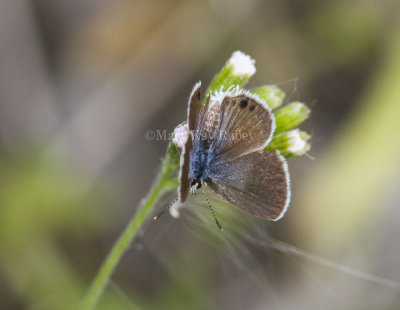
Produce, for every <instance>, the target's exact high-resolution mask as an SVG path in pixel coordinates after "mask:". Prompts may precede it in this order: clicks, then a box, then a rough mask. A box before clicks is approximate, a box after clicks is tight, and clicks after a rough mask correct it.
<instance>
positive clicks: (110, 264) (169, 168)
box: [80, 143, 179, 310]
mask: <svg viewBox="0 0 400 310" xmlns="http://www.w3.org/2000/svg"><path fill="white" fill-rule="evenodd" d="M178 162H179V154H178V150H177V149H176V147H175V146H174V145H173V144H172V143H170V145H169V146H168V149H167V154H166V156H165V158H164V160H163V162H162V167H161V171H160V173H159V174H158V176H157V178H156V180H155V182H154V184H153V186H152V187H151V189H150V191H149V193H148V195H147V197H146V199H145V200H144V201H143V202H142V205H141V206H140V208H139V210H138V211H137V212H136V214H135V215H134V216H133V217H132V219H131V220H130V221H129V223H128V225H127V226H126V228H125V230H124V231H123V232H122V234H121V235H120V237H119V238H118V240H117V241H116V242H115V244H114V246H113V248H112V249H111V251H110V252H109V254H108V256H107V257H106V259H105V261H104V262H103V264H102V266H101V267H100V269H99V271H98V272H97V274H96V276H95V278H94V280H93V282H92V284H91V286H90V288H89V290H88V292H87V294H86V297H85V299H84V301H83V303H82V305H81V308H80V309H81V310H91V309H94V307H95V305H96V303H97V301H98V299H99V298H100V296H101V294H102V292H103V291H104V288H105V287H106V285H107V283H108V282H109V280H110V277H111V275H112V274H113V272H114V270H115V268H116V267H117V265H118V263H119V261H120V260H121V258H122V256H123V255H124V253H125V252H126V250H127V249H128V248H129V246H130V244H131V243H132V241H133V239H134V238H135V236H136V233H137V232H138V230H139V229H140V227H142V225H143V224H144V223H145V221H146V219H147V218H148V216H149V214H150V213H151V212H152V211H153V209H154V207H155V205H156V204H157V202H158V200H159V199H160V197H161V196H162V195H163V194H164V193H165V192H166V191H168V190H171V184H174V183H176V182H175V180H171V176H172V175H173V173H174V172H175V170H176V168H177V166H178ZM171 182H172V183H171Z"/></svg>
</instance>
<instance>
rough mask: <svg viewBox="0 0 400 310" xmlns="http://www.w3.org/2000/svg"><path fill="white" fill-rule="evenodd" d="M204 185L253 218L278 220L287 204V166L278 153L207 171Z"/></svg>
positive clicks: (247, 157)
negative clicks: (207, 177)
mask: <svg viewBox="0 0 400 310" xmlns="http://www.w3.org/2000/svg"><path fill="white" fill-rule="evenodd" d="M209 171H210V172H209V179H208V180H207V181H206V183H207V185H208V186H209V187H210V188H211V189H212V190H213V191H214V192H215V193H216V194H217V195H219V196H220V197H221V198H223V199H224V200H227V201H228V202H230V203H231V204H233V205H234V206H236V207H238V208H239V209H242V210H243V211H246V212H248V213H250V214H252V215H254V216H257V217H260V218H263V219H269V220H277V219H279V218H280V217H281V216H282V215H283V214H284V212H285V211H286V209H287V206H288V204H289V200H290V189H289V175H288V172H287V164H286V161H285V159H283V158H282V157H281V156H280V155H279V153H278V152H277V151H271V152H262V151H256V152H253V153H249V154H247V155H243V156H241V157H238V158H236V159H232V160H228V161H224V162H220V163H218V164H216V165H212V166H210V167H209Z"/></svg>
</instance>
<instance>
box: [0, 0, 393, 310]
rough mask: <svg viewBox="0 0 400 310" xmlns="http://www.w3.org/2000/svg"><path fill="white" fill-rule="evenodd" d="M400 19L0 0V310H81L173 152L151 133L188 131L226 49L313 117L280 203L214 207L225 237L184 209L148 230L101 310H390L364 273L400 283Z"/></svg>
mask: <svg viewBox="0 0 400 310" xmlns="http://www.w3.org/2000/svg"><path fill="white" fill-rule="evenodd" d="M399 17H400V3H399V1H397V0H381V1H376V0H371V1H368V0H358V1H357V0H355V1H352V0H351V1H345V0H341V1H337V0H335V1H333V0H332V1H310V0H296V1H279V0H269V1H261V0H248V1H240V0H231V1H228V0H209V1H195V0H186V1H181V0H179V1H178V0H176V1H175V0H170V1H161V0H146V1H144V0H135V1H128V0H114V1H110V0H101V1H98V0H97V1H94V0H79V1H77V0H71V1H54V0H53V1H50V0H36V1H33V0H32V1H13V0H2V1H0V55H1V58H0V301H1V309H75V308H76V304H77V303H78V302H79V300H81V298H82V296H83V295H84V293H85V291H86V289H87V287H88V285H89V283H90V281H91V280H92V278H93V277H94V275H95V272H96V271H97V269H98V268H99V266H100V264H101V262H102V260H103V259H104V257H105V255H106V254H107V252H108V250H109V249H110V247H111V246H112V244H113V242H114V241H115V239H116V238H117V236H118V235H119V233H120V232H121V231H122V229H123V228H124V227H125V225H126V223H127V221H128V219H129V218H130V217H131V216H132V214H134V212H135V210H136V207H137V205H138V203H139V202H140V200H141V199H142V197H144V195H145V194H146V192H147V190H148V189H149V187H150V185H151V182H152V180H153V179H154V177H155V176H156V174H157V171H158V169H159V167H160V159H161V158H162V157H163V155H164V152H165V149H166V146H167V143H168V142H167V141H149V140H146V139H145V136H144V133H145V132H146V130H164V129H165V130H167V131H172V130H173V129H174V127H175V126H176V125H177V124H179V123H181V122H182V121H183V120H184V119H185V114H186V105H187V97H188V95H189V93H190V91H191V88H192V86H193V84H194V83H195V82H197V81H198V80H202V81H203V87H206V85H208V84H209V82H210V81H211V79H212V78H213V76H214V75H215V74H216V73H217V72H218V71H219V70H220V68H221V67H222V66H223V64H224V63H225V61H226V60H227V59H228V58H229V57H230V55H231V54H232V52H233V51H235V50H242V51H244V52H245V53H248V54H249V55H251V56H252V57H253V58H254V59H256V67H257V73H256V75H255V76H254V77H253V78H252V80H251V81H250V84H249V87H256V86H259V85H262V84H276V85H278V86H279V87H280V88H281V89H283V90H284V91H285V92H286V99H285V102H286V103H287V102H290V101H294V100H296V101H302V102H305V103H306V104H307V105H308V106H309V107H310V108H311V109H312V116H311V118H310V119H309V120H308V121H307V122H306V123H304V124H302V125H301V128H302V129H303V130H306V131H307V132H309V133H310V134H311V135H312V140H311V143H312V149H311V151H310V152H309V155H310V156H309V157H307V156H303V157H301V158H293V159H289V167H290V172H291V179H292V189H293V195H292V203H291V206H290V208H289V211H288V212H287V214H286V216H285V217H284V218H283V219H282V220H280V221H279V222H272V223H271V222H265V221H261V220H258V219H255V218H253V217H251V216H247V215H246V214H244V213H243V212H241V211H239V210H235V209H233V208H230V207H229V208H226V209H225V208H224V206H223V204H221V203H219V202H218V201H217V200H216V199H213V201H214V204H215V206H216V209H217V211H218V217H219V220H220V222H221V224H222V225H223V226H224V233H223V234H220V233H219V232H218V231H217V229H216V226H215V224H214V222H213V220H212V217H211V215H210V214H209V211H208V210H207V207H206V206H205V205H204V201H203V200H201V201H200V202H197V201H196V199H194V200H193V201H192V202H191V203H189V204H188V205H187V208H185V209H184V210H183V211H182V213H181V217H180V218H179V219H173V218H171V217H170V216H164V217H163V218H162V219H160V221H158V222H157V223H153V222H152V221H151V222H149V223H147V224H146V225H145V227H144V228H143V229H142V231H141V232H140V234H139V236H138V238H136V240H135V242H134V243H133V244H132V246H131V248H130V249H129V251H128V252H127V254H126V255H125V256H124V258H123V260H122V262H121V264H120V265H119V266H118V268H117V270H116V272H115V274H114V275H113V279H112V282H111V283H110V285H109V286H108V287H107V289H106V292H105V294H104V295H103V296H102V298H101V300H100V302H99V305H98V309H235V310H236V309H338V308H339V307H340V308H341V309H399V307H400V291H399V289H398V287H397V289H396V288H393V286H395V285H396V283H393V282H385V281H383V280H382V281H381V282H382V283H374V282H373V281H370V280H371V279H370V280H368V279H366V278H371V277H370V276H369V275H376V276H378V277H381V278H383V279H388V280H392V281H395V282H396V281H397V283H398V282H400V246H399V241H398V239H397V238H398V236H399V235H400V225H399V223H400V208H399V207H398V206H399V203H400V191H399V188H400V186H399V185H400V174H399V168H398V167H399V164H400V138H399V136H398V132H399V131H400V120H399V119H400V23H399ZM175 195H176V194H175V193H171V194H170V195H166V196H165V197H163V199H162V201H161V202H160V203H159V205H158V208H160V209H161V208H162V207H164V206H165V205H166V204H168V202H169V201H171V200H172V199H174V198H175ZM199 198H200V197H199ZM194 210H196V211H194ZM202 210H204V212H203V211H202ZM225 210H227V211H225ZM235 218H236V220H235ZM279 242H285V243H284V244H281V243H279ZM285 244H291V245H294V246H296V247H297V248H298V249H303V250H305V251H307V252H308V253H312V254H313V255H316V256H318V257H321V258H324V259H328V260H329V261H332V262H335V263H337V264H340V265H344V266H348V267H349V268H352V269H346V270H345V271H346V272H343V268H342V267H341V266H339V265H338V266H332V265H329V264H328V265H329V266H326V264H324V263H322V264H321V262H318V261H316V260H315V259H312V258H310V257H308V256H305V255H302V254H301V253H300V254H299V253H297V254H296V253H295V252H296V251H295V250H293V249H292V250H293V251H290V250H289V249H290V248H288V247H287V246H286V245H285ZM333 265H334V264H333ZM374 279H375V278H374ZM372 280H373V279H372ZM375 280H376V279H375ZM375 282H376V281H375ZM378 282H379V280H378Z"/></svg>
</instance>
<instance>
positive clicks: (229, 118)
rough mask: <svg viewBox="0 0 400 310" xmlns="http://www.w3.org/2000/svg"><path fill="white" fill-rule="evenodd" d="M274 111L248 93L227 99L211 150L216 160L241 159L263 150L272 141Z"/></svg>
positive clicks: (223, 103) (222, 108) (223, 105)
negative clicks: (248, 154) (243, 155)
mask: <svg viewBox="0 0 400 310" xmlns="http://www.w3.org/2000/svg"><path fill="white" fill-rule="evenodd" d="M274 127H275V122H274V118H273V116H272V112H271V111H270V110H269V109H268V108H267V107H266V106H264V105H263V104H262V103H261V102H259V101H257V100H256V99H255V98H252V97H250V96H248V95H246V94H240V95H237V96H232V97H225V98H224V100H223V101H222V103H221V108H220V117H219V123H218V127H217V129H216V131H215V135H214V139H213V143H212V145H211V149H212V152H213V156H214V157H215V159H214V160H215V161H218V162H221V161H224V160H229V159H233V158H237V157H239V156H240V155H242V154H246V153H250V152H252V151H255V150H259V149H261V148H263V147H264V146H265V145H266V144H267V143H268V142H269V140H270V139H271V136H272V134H273V131H274V129H275V128H274Z"/></svg>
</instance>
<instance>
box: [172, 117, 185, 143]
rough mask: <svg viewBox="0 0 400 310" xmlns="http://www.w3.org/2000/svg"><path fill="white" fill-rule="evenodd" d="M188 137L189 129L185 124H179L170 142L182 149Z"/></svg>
mask: <svg viewBox="0 0 400 310" xmlns="http://www.w3.org/2000/svg"><path fill="white" fill-rule="evenodd" d="M188 136H189V128H188V125H187V123H183V124H180V125H178V126H177V127H176V128H175V130H174V138H173V139H172V142H173V143H174V144H175V145H176V146H178V147H179V148H181V149H182V148H183V147H184V146H185V143H186V140H187V138H188Z"/></svg>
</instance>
